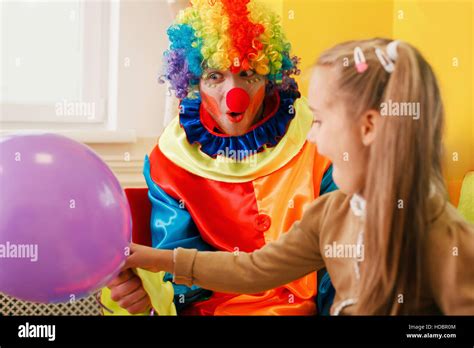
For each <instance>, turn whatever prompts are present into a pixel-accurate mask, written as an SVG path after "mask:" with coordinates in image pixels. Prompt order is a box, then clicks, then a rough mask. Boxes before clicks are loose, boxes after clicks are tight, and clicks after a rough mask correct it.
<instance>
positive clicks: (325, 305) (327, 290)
mask: <svg viewBox="0 0 474 348" xmlns="http://www.w3.org/2000/svg"><path fill="white" fill-rule="evenodd" d="M335 190H338V187H337V186H336V184H335V183H334V181H333V180H332V164H331V166H329V168H328V169H327V170H326V172H325V173H324V176H323V180H321V188H320V190H319V195H320V196H321V195H324V194H325V193H329V192H331V191H335ZM318 279H319V284H318V294H317V295H316V303H317V309H318V314H319V315H329V310H330V309H331V306H332V303H333V301H334V296H335V295H336V290H335V289H334V287H333V285H332V283H331V278H330V277H329V273H328V272H327V270H326V269H325V268H324V269H322V270H320V271H319V272H318Z"/></svg>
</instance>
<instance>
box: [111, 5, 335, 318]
mask: <svg viewBox="0 0 474 348" xmlns="http://www.w3.org/2000/svg"><path fill="white" fill-rule="evenodd" d="M168 36H169V39H170V47H169V50H167V51H166V52H165V54H164V60H165V69H166V73H165V76H164V77H165V78H166V80H167V81H168V82H169V83H170V85H171V88H172V89H173V90H174V91H175V94H176V97H177V98H178V99H179V100H180V104H179V110H178V115H177V116H176V117H175V118H174V119H173V120H172V121H171V123H170V124H169V125H168V126H167V127H166V129H165V130H164V132H163V134H162V135H161V137H160V138H159V141H158V144H157V146H156V147H155V148H154V149H153V151H152V152H151V154H150V156H149V157H148V156H147V157H146V158H145V166H144V175H145V178H146V182H147V185H148V188H149V193H148V195H149V199H150V202H151V204H152V216H151V225H150V226H151V233H152V246H153V247H156V248H161V249H173V248H176V247H185V248H197V249H200V250H225V251H233V252H235V253H238V252H239V251H245V252H249V251H253V250H255V249H258V248H261V247H262V246H263V245H265V244H266V243H268V242H270V241H273V240H275V239H277V238H278V237H279V236H280V235H281V234H282V233H285V232H286V231H287V230H288V229H289V228H290V226H291V225H292V224H293V223H294V222H295V221H297V220H299V219H301V217H302V213H303V209H304V208H305V207H306V205H308V204H309V203H310V202H311V201H313V200H314V199H315V198H316V197H317V196H319V195H321V194H323V193H326V192H329V191H331V190H333V189H335V185H334V183H333V182H332V177H331V165H330V163H329V161H328V160H327V159H326V158H324V157H322V156H320V155H319V154H318V152H317V150H316V148H315V146H314V145H312V144H310V143H309V142H307V141H306V134H307V132H308V131H309V129H310V127H311V125H312V114H311V112H310V110H309V109H308V107H307V105H306V102H305V100H304V99H303V98H301V96H300V93H299V91H298V85H297V84H296V82H295V80H294V79H293V78H292V75H294V74H298V73H299V70H298V68H297V63H298V59H297V58H296V57H291V56H290V44H289V43H288V42H287V41H286V39H285V36H284V35H283V33H282V28H281V25H280V22H279V19H278V17H277V16H276V15H275V14H274V13H272V12H271V11H268V10H267V9H265V8H263V7H262V6H261V5H260V4H258V2H256V1H249V0H240V1H236V0H221V1H217V0H214V1H208V0H194V1H192V2H191V6H190V7H187V8H186V9H185V10H184V11H181V12H180V14H179V15H178V17H177V19H176V21H175V23H174V24H173V25H172V26H171V27H170V28H169V29H168ZM172 280H173V278H172V275H171V274H166V275H165V277H164V281H166V282H171V283H167V285H169V284H171V285H172V289H173V292H174V299H171V298H170V297H169V296H168V297H166V298H163V299H161V301H162V302H166V301H172V300H173V301H174V304H175V305H176V308H177V310H178V314H183V315H185V314H187V315H189V314H191V315H311V314H315V313H316V303H315V297H316V293H317V278H316V274H315V273H313V274H310V275H307V276H305V277H303V278H301V279H299V280H297V281H294V282H292V283H289V284H287V285H285V286H282V287H280V288H276V289H272V290H270V291H266V292H263V293H259V294H253V295H235V294H223V293H215V292H214V293H213V292H210V291H208V290H206V289H201V288H198V287H192V288H187V287H185V286H182V285H176V284H174V283H172ZM222 281H223V282H225V279H223V280H222ZM112 292H113V291H112ZM132 293H133V292H132ZM122 296H125V294H122ZM127 296H130V293H129V294H127ZM150 296H151V295H150ZM120 297H121V296H117V295H115V297H114V298H115V299H117V298H120ZM137 298H138V296H137ZM143 303H144V305H145V304H146V301H145V302H143ZM163 305H164V307H166V306H167V305H168V304H166V303H164V304H163ZM143 309H144V308H143ZM135 311H136V308H135Z"/></svg>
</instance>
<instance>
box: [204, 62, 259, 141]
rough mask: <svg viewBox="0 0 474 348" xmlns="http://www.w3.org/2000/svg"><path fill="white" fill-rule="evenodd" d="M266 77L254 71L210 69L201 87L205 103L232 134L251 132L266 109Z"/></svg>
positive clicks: (209, 110)
mask: <svg viewBox="0 0 474 348" xmlns="http://www.w3.org/2000/svg"><path fill="white" fill-rule="evenodd" d="M265 84H266V78H265V77H264V76H261V75H258V74H256V73H255V72H254V71H252V70H247V71H241V72H239V73H236V74H233V73H231V72H230V70H226V71H219V70H213V69H208V70H206V71H205V72H204V74H203V76H202V78H201V80H200V83H199V90H200V94H201V98H202V103H203V106H204V107H205V108H206V110H207V111H208V112H209V114H210V115H211V117H212V118H213V119H214V121H215V122H216V123H217V125H218V126H219V128H220V129H221V130H222V131H224V132H225V133H226V134H228V135H232V136H239V135H243V134H245V133H247V132H248V131H249V129H250V128H251V127H252V125H254V124H255V123H257V122H258V121H259V120H260V119H261V117H262V112H263V100H264V98H265Z"/></svg>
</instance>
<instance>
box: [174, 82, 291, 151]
mask: <svg viewBox="0 0 474 348" xmlns="http://www.w3.org/2000/svg"><path fill="white" fill-rule="evenodd" d="M295 99H296V98H295V97H294V96H289V95H287V94H286V93H285V92H283V91H280V92H275V94H274V96H273V97H270V98H266V99H265V101H264V103H265V104H264V105H265V110H264V117H263V119H262V120H260V121H259V122H258V123H257V124H255V125H254V126H252V128H250V130H249V131H248V132H247V133H245V134H243V135H240V136H230V135H227V134H224V133H221V132H219V130H218V128H216V127H217V125H216V124H215V122H214V121H213V120H212V118H211V117H210V115H209V114H208V113H207V111H206V110H205V109H204V107H201V98H200V97H197V98H194V99H190V98H185V99H183V100H182V101H181V104H180V114H179V123H180V125H181V127H182V128H183V129H184V131H185V133H186V138H187V140H188V142H189V143H190V144H191V145H193V144H196V143H197V144H199V148H200V150H201V151H202V152H204V153H205V154H207V155H208V156H210V157H212V158H216V157H217V156H218V155H221V156H225V157H233V156H235V154H239V156H240V159H243V158H245V157H247V156H249V155H253V154H256V153H258V152H261V151H263V150H264V149H265V147H274V146H276V145H277V144H278V142H279V141H280V140H281V139H282V138H283V137H284V135H285V134H286V132H287V130H288V127H289V124H290V122H291V120H292V119H293V118H294V117H295V110H294V107H293V104H294V102H295Z"/></svg>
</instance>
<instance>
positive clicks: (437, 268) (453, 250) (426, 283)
mask: <svg viewBox="0 0 474 348" xmlns="http://www.w3.org/2000/svg"><path fill="white" fill-rule="evenodd" d="M363 203H364V202H363V200H362V199H360V198H359V197H358V196H352V197H348V196H347V195H345V194H343V193H341V192H340V191H335V192H332V193H329V194H326V195H324V196H322V197H320V198H318V199H317V200H315V201H314V202H313V203H311V205H310V206H309V207H308V209H307V210H306V211H305V213H304V215H303V218H302V220H301V221H298V222H296V223H294V224H293V226H292V227H291V229H290V231H288V233H285V234H283V235H282V236H281V237H280V238H279V239H278V240H277V241H275V242H271V243H269V244H267V245H265V246H264V247H263V248H261V249H260V250H257V251H255V252H252V253H244V252H240V253H238V254H235V253H228V252H198V251H197V250H195V249H182V248H178V249H175V252H174V261H175V265H174V279H175V282H176V283H181V284H186V285H188V286H190V285H191V284H196V285H198V286H201V287H203V288H206V289H210V290H215V291H220V292H230V293H249V294H252V293H258V292H261V291H264V290H268V289H272V288H275V287H278V286H281V285H284V284H287V283H289V282H290V281H292V280H294V279H298V278H300V277H302V276H304V275H306V274H308V273H310V272H313V271H315V270H319V269H321V268H323V267H326V268H327V270H328V272H329V275H330V277H331V280H332V283H333V285H334V288H335V289H336V297H335V299H334V303H333V305H332V308H331V314H333V315H337V314H341V313H342V314H357V313H354V308H355V306H354V304H355V303H356V302H357V298H356V296H357V292H358V290H359V286H363V284H360V282H359V279H360V271H359V268H360V264H361V263H362V262H364V254H363V247H362V244H363V242H361V240H362V239H363V238H364V237H365V238H368V237H367V236H363V233H362V231H363V229H362V227H363V213H364V206H363ZM442 209H443V210H442V213H441V214H440V215H439V216H438V218H437V219H436V220H435V221H434V222H433V223H432V224H431V225H430V226H429V231H428V233H427V234H426V235H427V238H426V240H425V245H424V255H423V259H422V260H423V262H422V263H423V272H422V273H423V279H422V294H423V295H422V301H421V305H420V308H419V310H418V311H417V312H416V313H413V314H440V313H445V314H470V315H474V227H473V226H472V225H468V227H467V229H466V228H461V227H460V226H461V224H463V220H462V218H461V217H460V216H459V214H458V213H457V211H456V210H455V209H454V207H453V206H451V205H450V204H449V203H448V204H446V205H445V206H444V207H443V208H442Z"/></svg>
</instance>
